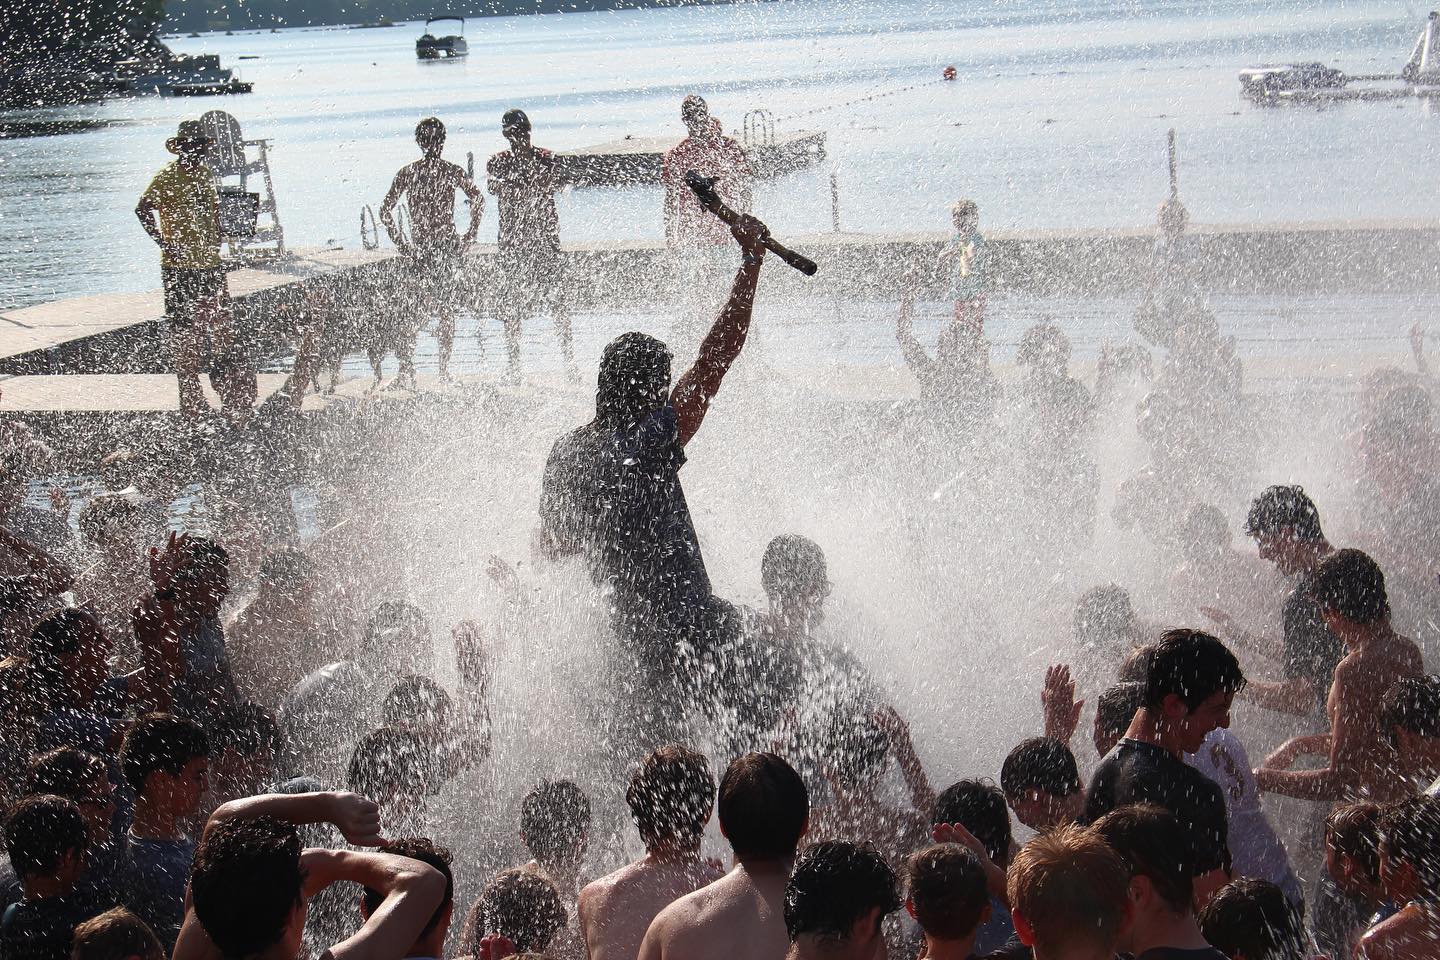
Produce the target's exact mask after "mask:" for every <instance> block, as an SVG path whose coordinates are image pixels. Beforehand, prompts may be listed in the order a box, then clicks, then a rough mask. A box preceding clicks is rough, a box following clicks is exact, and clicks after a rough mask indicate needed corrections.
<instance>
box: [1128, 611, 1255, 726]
mask: <svg viewBox="0 0 1440 960" xmlns="http://www.w3.org/2000/svg"><path fill="white" fill-rule="evenodd" d="M1147 660H1148V662H1147V664H1146V669H1145V704H1144V705H1145V707H1146V709H1149V710H1159V709H1160V708H1161V707H1162V706H1163V705H1164V703H1165V698H1166V697H1168V696H1170V695H1171V694H1174V695H1175V696H1177V697H1179V698H1180V699H1181V700H1182V701H1184V703H1185V706H1186V707H1188V708H1189V709H1191V710H1194V709H1195V708H1197V707H1199V706H1200V704H1202V703H1204V702H1205V701H1206V700H1208V699H1209V698H1211V697H1213V696H1214V695H1215V694H1217V693H1229V694H1235V693H1239V692H1240V691H1241V690H1243V689H1244V688H1245V672H1244V671H1243V670H1241V669H1240V661H1239V660H1237V659H1235V654H1233V653H1231V652H1230V648H1229V647H1227V646H1225V644H1223V643H1221V642H1220V641H1219V640H1218V639H1216V638H1215V637H1212V636H1211V635H1210V634H1208V633H1203V632H1201V631H1199V630H1167V631H1165V632H1164V633H1163V634H1161V635H1160V642H1159V643H1157V644H1156V645H1155V650H1154V652H1153V653H1151V654H1150V656H1149V657H1148V658H1147Z"/></svg>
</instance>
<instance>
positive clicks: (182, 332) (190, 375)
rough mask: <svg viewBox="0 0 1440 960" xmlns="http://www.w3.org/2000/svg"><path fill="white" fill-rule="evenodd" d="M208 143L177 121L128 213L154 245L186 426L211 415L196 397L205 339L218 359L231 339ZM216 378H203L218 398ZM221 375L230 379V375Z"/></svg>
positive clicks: (188, 123)
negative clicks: (161, 161) (160, 162)
mask: <svg viewBox="0 0 1440 960" xmlns="http://www.w3.org/2000/svg"><path fill="white" fill-rule="evenodd" d="M213 142H214V141H212V140H211V138H210V135H209V134H208V133H206V131H205V127H204V126H203V125H202V124H201V123H200V121H198V120H185V121H183V122H181V124H180V127H179V129H178V130H177V131H176V133H175V136H174V137H172V138H170V139H169V140H167V141H166V142H165V149H167V150H169V151H170V152H171V153H173V154H175V158H176V159H175V160H174V161H173V162H171V163H169V164H167V165H166V166H165V167H164V168H163V169H162V170H161V171H160V172H159V173H157V174H156V175H155V179H153V180H151V181H150V186H148V187H146V189H145V193H144V194H143V195H141V197H140V202H139V204H137V205H136V207H135V216H136V217H138V218H139V219H140V224H141V226H143V227H144V228H145V232H146V233H148V234H150V236H151V238H152V239H153V240H154V241H155V242H156V243H157V244H158V245H159V246H160V277H161V282H162V284H163V286H164V288H165V318H166V320H167V322H168V323H169V326H170V343H171V349H172V350H173V351H174V361H175V376H176V378H177V379H178V381H179V388H180V412H181V414H183V415H184V416H185V417H187V418H188V419H190V420H198V419H200V417H201V416H203V415H204V414H205V412H206V411H208V410H209V409H210V407H209V404H208V403H206V401H205V395H204V394H203V393H202V392H201V391H200V366H201V359H202V354H203V352H204V348H205V345H206V341H207V340H208V341H209V346H210V351H211V353H212V354H215V355H219V354H223V353H225V352H226V350H227V349H228V348H229V346H230V341H231V338H232V331H231V330H230V311H229V309H228V303H227V301H228V300H229V290H228V288H227V285H226V277H225V267H224V266H223V265H222V264H221V262H220V240H221V234H220V196H219V192H218V191H217V190H216V188H215V178H214V177H213V176H212V175H211V173H210V170H209V168H207V167H206V166H205V155H206V152H207V151H208V150H209V149H210V147H211V145H212V143H213ZM157 215H158V217H157ZM157 220H158V222H157ZM226 369H227V371H228V370H229V365H227V366H226ZM218 375H219V374H218V371H217V372H212V373H211V374H210V379H211V383H212V385H213V386H215V388H216V390H217V392H219V393H221V395H222V397H224V396H229V395H231V391H228V390H222V389H221V387H222V384H221V383H217V382H216V380H217V376H218ZM226 375H227V376H233V371H229V372H228V373H227V374H226ZM252 375H253V374H252Z"/></svg>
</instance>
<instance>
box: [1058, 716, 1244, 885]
mask: <svg viewBox="0 0 1440 960" xmlns="http://www.w3.org/2000/svg"><path fill="white" fill-rule="evenodd" d="M1132 803H1153V804H1155V805H1156V806H1159V807H1163V808H1165V809H1166V810H1169V811H1170V812H1171V813H1173V814H1174V815H1175V817H1176V819H1178V820H1179V821H1180V827H1181V829H1182V830H1183V831H1184V832H1185V834H1186V835H1187V836H1188V838H1189V840H1190V844H1191V848H1192V854H1193V859H1192V862H1193V864H1194V867H1193V869H1194V871H1195V875H1196V876H1199V875H1200V874H1202V873H1209V872H1210V871H1211V870H1216V869H1218V868H1220V867H1223V866H1228V865H1229V863H1230V852H1229V848H1228V847H1227V842H1228V833H1229V829H1228V826H1227V822H1226V819H1225V794H1224V792H1223V791H1222V790H1221V789H1220V787H1219V785H1218V784H1216V783H1215V781H1213V780H1211V779H1210V778H1209V777H1207V776H1205V774H1203V773H1201V772H1200V771H1199V770H1196V769H1195V768H1194V767H1191V766H1190V765H1189V764H1187V763H1185V762H1184V761H1182V760H1180V759H1178V758H1177V757H1175V756H1173V755H1172V754H1171V753H1170V751H1168V750H1166V749H1165V748H1163V747H1159V746H1156V745H1155V744H1153V743H1142V742H1141V741H1139V740H1132V739H1130V738H1129V737H1126V738H1125V739H1123V740H1121V741H1120V742H1119V743H1117V744H1116V745H1115V749H1113V750H1111V751H1110V753H1109V754H1107V755H1106V757H1105V759H1104V760H1102V761H1100V766H1098V767H1096V768H1095V775H1094V776H1093V777H1092V778H1091V779H1090V790H1089V792H1088V794H1087V795H1086V798H1085V817H1084V820H1085V822H1086V823H1094V822H1095V821H1096V820H1099V819H1100V818H1101V817H1103V816H1104V815H1105V814H1107V813H1109V812H1110V811H1111V810H1114V809H1116V808H1117V807H1124V806H1129V805H1130V804H1132Z"/></svg>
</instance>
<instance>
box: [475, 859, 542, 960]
mask: <svg viewBox="0 0 1440 960" xmlns="http://www.w3.org/2000/svg"><path fill="white" fill-rule="evenodd" d="M565 922H566V913H565V904H564V903H563V902H562V901H561V899H560V893H559V891H557V890H556V889H555V885H554V884H553V883H551V882H550V881H549V880H547V879H545V878H544V877H543V876H541V875H540V874H538V873H531V872H529V871H526V870H507V871H505V872H504V873H502V874H500V875H499V876H497V877H496V878H495V879H494V880H491V881H490V882H489V883H488V884H486V885H485V890H484V892H482V893H481V894H480V899H478V900H476V901H475V906H474V907H472V908H471V910H470V916H469V917H467V918H466V920H465V943H466V944H467V945H469V946H470V947H471V948H472V949H473V951H474V956H477V957H478V956H479V955H480V940H481V939H482V938H483V937H485V936H487V935H489V934H492V933H498V934H500V935H501V936H503V937H505V938H506V939H507V940H509V941H510V942H511V943H513V944H515V949H516V950H517V951H519V952H521V953H529V952H532V951H536V952H538V951H542V950H544V949H545V948H546V947H548V946H550V941H551V940H554V939H555V935H556V934H557V933H559V932H560V931H561V930H562V929H564V927H565Z"/></svg>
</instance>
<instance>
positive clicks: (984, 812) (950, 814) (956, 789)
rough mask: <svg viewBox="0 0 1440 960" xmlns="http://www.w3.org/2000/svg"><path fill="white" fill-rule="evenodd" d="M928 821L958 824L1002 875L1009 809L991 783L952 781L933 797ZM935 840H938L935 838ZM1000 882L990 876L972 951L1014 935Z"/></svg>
mask: <svg viewBox="0 0 1440 960" xmlns="http://www.w3.org/2000/svg"><path fill="white" fill-rule="evenodd" d="M930 822H931V824H932V825H934V826H935V827H941V826H943V825H946V824H959V825H960V826H962V827H964V828H965V829H966V830H967V831H969V832H970V834H971V836H973V837H974V838H975V839H976V840H978V841H979V842H980V845H981V846H982V847H984V849H985V854H986V856H987V857H988V858H989V860H990V863H991V864H992V865H993V867H994V868H995V870H996V871H998V876H999V877H1003V876H1004V873H1005V871H1006V870H1007V869H1008V868H1009V866H1010V854H1011V851H1012V849H1013V848H1014V845H1015V841H1014V836H1013V833H1012V830H1011V827H1010V810H1009V809H1008V808H1007V807H1006V805H1005V794H1004V793H1003V792H1002V791H1001V790H1000V788H999V787H997V786H995V784H993V783H990V782H989V781H984V780H960V781H958V782H956V783H952V784H951V785H950V786H948V787H946V788H945V789H944V790H942V791H940V795H939V796H938V797H936V798H935V805H934V807H933V809H932V811H931V815H930ZM937 839H942V838H940V837H937ZM1003 888H1004V883H1003V881H1002V880H1001V879H997V878H992V889H991V894H992V897H991V901H990V905H991V911H990V919H989V921H988V922H986V923H984V924H982V925H981V927H980V929H979V931H978V932H977V935H976V938H975V952H976V953H977V954H980V953H989V952H990V951H992V950H998V949H1000V948H1001V947H1003V946H1004V945H1005V944H1006V943H1008V942H1010V940H1011V939H1012V938H1013V937H1014V936H1015V925H1014V923H1013V922H1012V920H1011V919H1010V910H1009V908H1008V907H1007V906H1006V904H1005V901H1004V889H1003Z"/></svg>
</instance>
